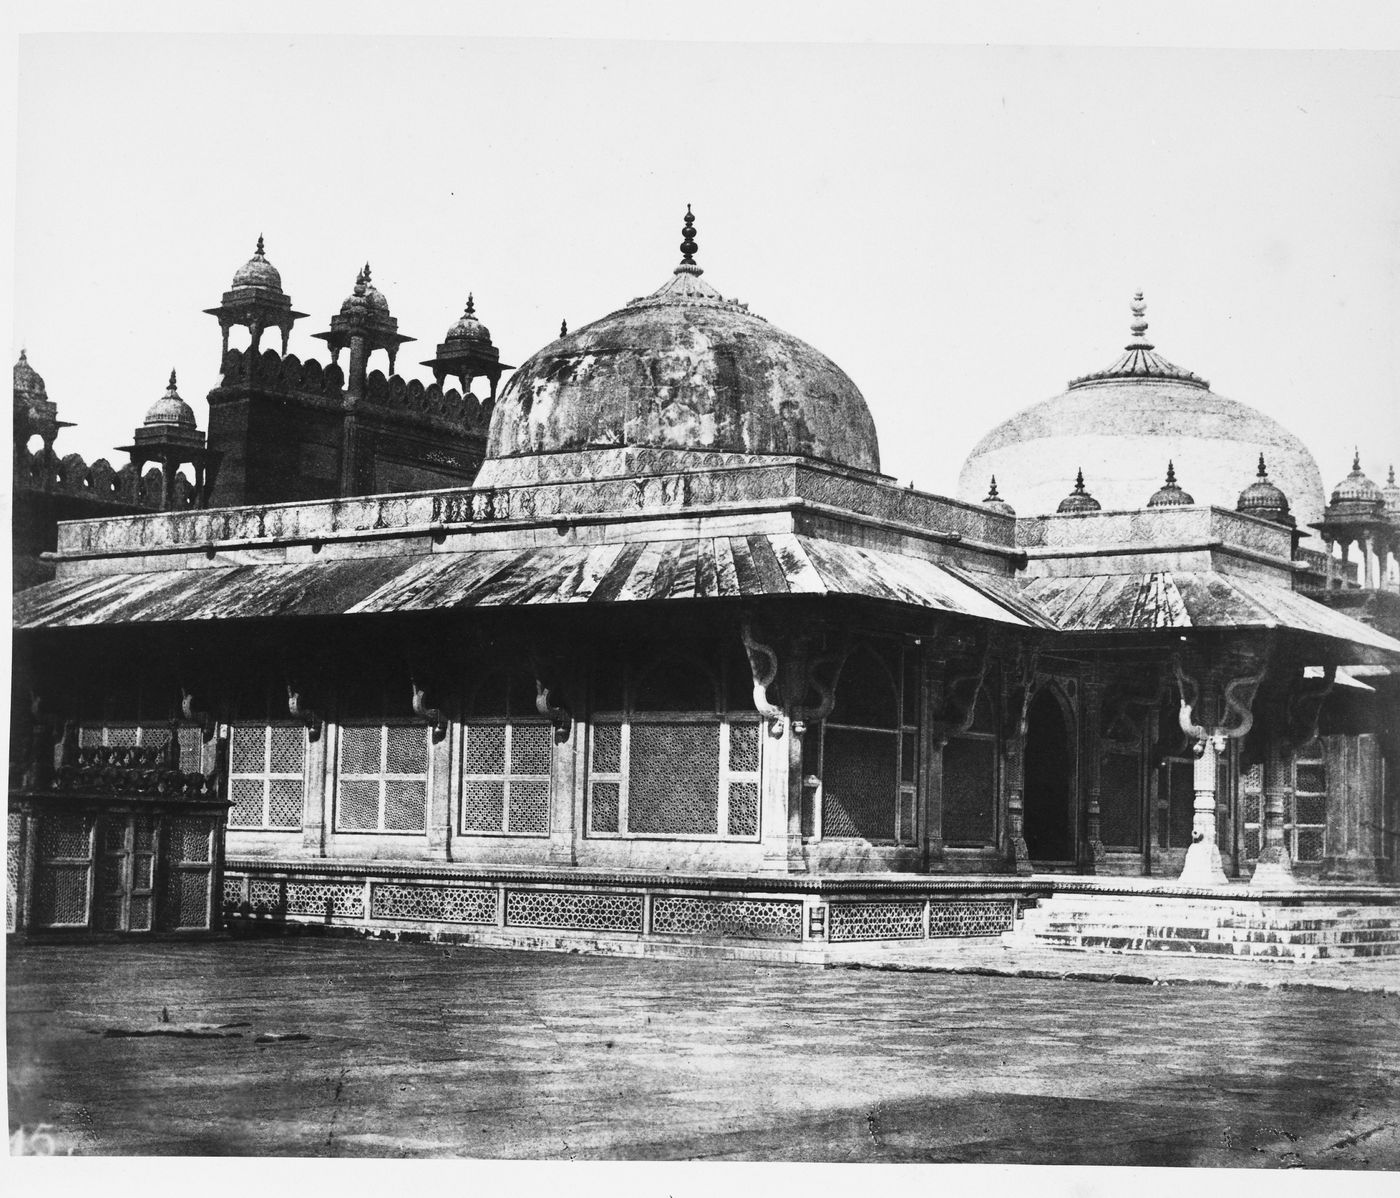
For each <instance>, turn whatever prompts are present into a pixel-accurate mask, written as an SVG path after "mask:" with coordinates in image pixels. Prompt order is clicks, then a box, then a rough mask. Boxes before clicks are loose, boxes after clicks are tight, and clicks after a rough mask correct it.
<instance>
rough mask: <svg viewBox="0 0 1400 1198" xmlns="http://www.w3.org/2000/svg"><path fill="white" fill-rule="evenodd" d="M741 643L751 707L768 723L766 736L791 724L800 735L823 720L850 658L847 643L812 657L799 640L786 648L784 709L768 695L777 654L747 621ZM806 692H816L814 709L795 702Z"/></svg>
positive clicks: (741, 630)
mask: <svg viewBox="0 0 1400 1198" xmlns="http://www.w3.org/2000/svg"><path fill="white" fill-rule="evenodd" d="M740 635H741V637H742V638H743V642H744V652H745V654H747V656H748V659H749V672H750V674H751V675H752V677H753V705H754V707H755V709H756V710H757V711H758V713H759V715H761V716H763V718H764V719H765V720H767V721H768V735H769V736H781V735H782V734H783V731H784V729H785V727H787V725H788V724H789V722H790V723H791V726H792V730H793V731H794V732H796V733H797V734H798V735H801V734H802V733H803V732H804V731H805V730H806V727H807V725H808V724H815V723H818V722H819V721H821V720H824V719H826V717H827V716H829V715H830V714H831V711H832V708H834V707H835V706H836V687H837V685H838V683H839V682H840V680H841V671H842V669H843V668H844V667H845V664H846V658H847V657H848V656H849V655H850V645H849V643H846V642H843V643H842V645H841V646H840V648H838V649H837V650H836V651H834V652H831V653H819V654H815V655H813V654H811V653H810V652H809V649H808V646H807V645H806V644H805V643H804V640H803V639H801V638H794V639H793V641H792V643H791V644H790V645H789V651H788V662H787V669H786V670H785V671H784V673H785V675H786V676H785V677H784V679H783V692H784V694H785V695H786V696H788V702H787V704H786V706H783V705H780V704H778V703H774V702H773V700H772V698H771V697H770V695H769V693H768V688H769V687H770V686H772V685H773V683H774V681H775V680H776V679H777V677H778V664H779V663H778V653H777V650H775V649H774V648H773V647H772V646H771V645H767V644H764V643H763V642H762V641H759V640H756V639H755V638H754V635H753V627H752V624H751V623H750V621H748V620H745V621H744V622H743V624H742V626H741V628H740ZM826 669H830V671H831V673H830V680H829V681H823V679H822V675H821V672H822V671H823V670H826ZM809 690H814V691H816V692H817V696H818V702H817V703H816V704H815V706H806V705H802V704H800V703H798V702H797V701H796V696H803V697H805V696H806V694H807V692H808V691H809Z"/></svg>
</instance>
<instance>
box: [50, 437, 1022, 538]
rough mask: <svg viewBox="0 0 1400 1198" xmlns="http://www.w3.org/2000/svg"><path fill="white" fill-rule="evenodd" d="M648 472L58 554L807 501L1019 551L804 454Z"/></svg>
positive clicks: (1008, 534) (199, 527)
mask: <svg viewBox="0 0 1400 1198" xmlns="http://www.w3.org/2000/svg"><path fill="white" fill-rule="evenodd" d="M751 462H752V464H750V465H746V466H742V467H728V468H719V469H713V470H706V469H692V470H688V471H683V472H680V473H676V474H659V475H652V476H648V477H642V478H615V479H599V480H593V479H577V480H574V479H570V480H567V481H557V482H549V483H539V484H536V485H533V486H518V487H511V486H503V487H474V488H466V487H464V488H459V489H454V490H445V491H423V492H413V493H409V494H403V495H370V496H363V497H352V498H346V499H333V500H321V501H318V502H313V503H287V504H275V505H266V506H259V507H241V508H212V509H207V510H198V511H190V512H177V513H169V514H163V515H160V516H138V517H132V518H130V519H126V520H87V521H82V522H73V523H71V524H64V525H62V526H61V527H60V529H59V540H58V553H59V555H60V556H70V557H83V556H117V555H125V554H139V553H148V552H159V551H168V550H178V549H199V550H206V551H211V552H212V550H213V549H214V548H215V547H217V546H233V545H238V544H260V543H261V544H265V543H269V542H272V543H277V542H298V541H300V542H306V541H312V542H315V541H322V540H331V539H347V540H349V539H356V538H361V537H365V536H376V537H377V536H392V535H395V534H422V533H426V532H439V531H446V530H447V529H448V528H450V527H451V526H454V525H456V526H460V525H479V524H485V523H503V522H507V521H510V522H517V523H524V524H531V523H547V524H550V525H558V524H560V523H564V522H570V523H573V522H579V521H587V520H593V521H598V520H606V519H624V520H625V519H635V518H638V517H643V518H646V517H670V516H677V515H687V516H695V515H700V514H704V513H707V512H710V513H716V514H726V513H732V512H739V511H745V510H754V509H760V510H777V509H780V508H784V507H800V506H803V505H812V506H820V507H821V508H822V509H823V510H828V511H830V512H834V513H838V514H839V513H845V514H848V515H850V514H854V515H856V516H861V517H867V518H872V519H877V520H882V521H887V522H889V523H890V524H891V525H892V526H893V527H895V528H896V529H897V528H900V527H903V528H904V529H906V530H908V531H909V532H911V533H912V534H914V535H924V534H933V535H936V536H938V537H940V538H946V539H952V540H962V541H965V542H967V543H969V544H983V545H987V546H990V547H992V548H993V549H995V550H999V551H1002V552H1011V551H1012V544H1011V540H1012V535H1013V529H1014V527H1015V521H1014V518H1013V517H1010V516H1005V515H1002V514H1000V513H997V512H988V511H982V510H979V509H978V508H977V507H976V506H975V505H969V504H964V503H959V502H958V501H956V500H951V499H942V498H940V497H938V496H934V495H925V494H923V493H921V492H917V491H909V490H906V489H903V488H900V487H896V486H892V485H890V484H889V483H882V482H873V481H865V480H862V479H857V478H853V477H851V476H850V475H849V474H846V473H844V472H841V471H839V470H826V469H823V468H821V467H819V466H815V465H811V464H807V463H804V462H799V461H794V460H786V461H784V460H779V461H777V462H765V461H763V460H762V459H751Z"/></svg>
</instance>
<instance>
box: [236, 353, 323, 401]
mask: <svg viewBox="0 0 1400 1198" xmlns="http://www.w3.org/2000/svg"><path fill="white" fill-rule="evenodd" d="M222 373H223V382H222V384H221V386H222V387H223V388H225V389H227V388H235V387H247V386H255V387H257V388H259V389H260V390H264V391H274V392H277V393H278V394H281V395H310V396H316V397H319V398H324V399H331V400H334V401H336V402H337V403H339V402H340V400H341V398H342V397H343V395H344V393H345V372H344V371H343V370H341V369H340V367H339V366H336V365H335V364H334V363H332V364H331V365H329V366H325V365H322V364H321V363H320V362H318V361H316V360H315V359H314V358H309V359H307V361H305V362H303V361H302V360H301V359H300V358H298V357H297V356H296V354H287V355H286V356H283V355H281V354H279V353H277V351H276V350H271V349H269V350H264V351H263V352H262V353H261V354H253V353H251V352H250V351H248V350H240V349H231V350H229V351H228V353H226V354H225V355H224V361H223V372H222Z"/></svg>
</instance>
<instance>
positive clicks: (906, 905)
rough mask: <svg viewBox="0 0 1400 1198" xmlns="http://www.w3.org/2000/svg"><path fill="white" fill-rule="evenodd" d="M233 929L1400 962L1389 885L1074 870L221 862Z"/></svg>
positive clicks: (615, 950) (623, 944)
mask: <svg viewBox="0 0 1400 1198" xmlns="http://www.w3.org/2000/svg"><path fill="white" fill-rule="evenodd" d="M223 902H224V915H225V919H226V922H227V925H228V927H229V929H230V930H231V931H232V932H234V933H242V934H256V933H258V932H259V931H261V932H274V931H276V930H278V929H279V928H285V929H286V930H299V931H307V930H310V929H312V928H315V929H317V930H319V931H323V932H324V931H334V932H336V933H341V934H350V935H355V934H358V935H363V936H370V937H375V938H389V939H407V940H435V941H449V942H456V943H465V944H477V945H482V946H492V947H500V948H526V949H541V950H546V951H554V952H570V953H587V954H602V955H621V956H662V957H672V958H680V957H722V958H733V959H748V960H766V961H776V962H793V963H804V964H841V963H844V962H847V961H849V960H853V959H856V958H859V956H860V949H861V947H862V946H872V947H875V948H879V947H880V946H885V947H888V948H891V949H898V950H899V951H900V953H901V955H902V956H905V957H911V954H912V957H911V959H921V960H929V961H936V960H937V959H938V958H939V957H940V956H943V955H946V954H949V953H956V952H958V951H961V950H963V949H967V948H975V947H977V946H979V945H981V946H987V945H997V944H1001V943H1004V944H1005V945H1006V946H1007V947H1011V948H1020V949H1023V950H1035V951H1036V952H1046V951H1051V952H1053V951H1059V950H1077V951H1080V952H1104V953H1137V954H1171V955H1175V956H1182V957H1185V956H1196V957H1220V958H1230V959H1235V960H1240V961H1242V962H1257V963H1264V962H1274V963H1280V964H1283V963H1298V962H1315V963H1316V962H1326V963H1329V964H1330V963H1341V962H1346V961H1360V960H1363V959H1368V958H1374V957H1381V956H1397V957H1400V888H1395V887H1376V886H1354V885H1335V886H1300V887H1297V888H1289V889H1282V888H1280V889H1266V888H1258V889H1256V888H1252V887H1248V886H1242V885H1236V886H1228V887H1221V888H1199V887H1183V886H1180V885H1178V884H1176V883H1174V882H1169V881H1163V880H1161V879H1148V878H1143V879H1136V878H1095V877H1086V876H1074V875H1049V874H1047V875H1034V876H1032V877H1009V876H1003V875H976V876H966V875H965V876H953V877H950V876H946V875H945V876H929V875H911V874H867V875H842V876H839V877H829V876H828V877H822V876H809V875H794V874H783V873H777V872H775V873H772V874H766V873H759V874H733V875H703V876H702V875H680V874H655V873H640V872H629V871H608V872H592V871H583V870H579V869H576V868H574V869H570V868H555V869H509V868H480V867H465V866H454V865H451V864H448V863H442V864H438V863H432V864H428V863H423V862H392V861H364V862H346V861H328V860H321V861H305V860H302V861H294V860H280V861H278V860H268V859H262V858H231V859H230V860H229V861H228V862H227V864H226V870H225V874H224V887H223Z"/></svg>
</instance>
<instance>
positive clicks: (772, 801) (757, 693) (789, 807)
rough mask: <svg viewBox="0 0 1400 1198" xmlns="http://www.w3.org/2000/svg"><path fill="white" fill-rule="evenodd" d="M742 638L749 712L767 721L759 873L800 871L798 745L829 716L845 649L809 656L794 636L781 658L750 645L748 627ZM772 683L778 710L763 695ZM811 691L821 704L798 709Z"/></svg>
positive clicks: (808, 640)
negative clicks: (751, 706) (749, 687)
mask: <svg viewBox="0 0 1400 1198" xmlns="http://www.w3.org/2000/svg"><path fill="white" fill-rule="evenodd" d="M742 635H743V642H744V651H745V653H746V654H747V655H748V659H749V669H750V672H751V673H752V675H753V684H754V686H753V696H754V707H755V709H756V710H757V711H758V713H759V715H761V716H762V717H763V718H764V720H765V721H766V726H767V735H768V736H769V737H770V738H771V739H770V741H769V751H768V752H767V753H765V754H764V761H765V765H764V770H763V788H762V794H763V821H762V824H763V833H762V844H763V857H762V868H764V869H773V870H777V869H781V870H785V871H802V870H805V869H806V868H807V860H806V856H805V854H804V851H803V845H802V800H803V791H804V787H805V779H804V777H803V772H802V765H803V759H802V741H803V737H804V736H805V735H806V733H807V732H808V730H809V728H815V725H816V724H817V723H818V722H820V721H821V720H824V719H825V718H826V717H827V716H828V715H829V714H830V713H831V709H832V707H833V706H834V705H835V702H836V684H837V682H838V680H839V678H840V674H841V667H842V665H844V663H845V658H846V654H845V651H844V650H843V651H841V652H838V653H830V654H814V653H813V651H812V636H811V635H810V634H803V633H796V634H794V635H792V636H790V637H788V638H787V640H786V642H785V644H784V645H783V648H782V653H781V655H780V654H779V652H778V651H777V650H776V649H775V648H774V647H773V646H772V645H768V644H764V643H762V642H760V641H757V640H755V639H754V636H753V631H752V629H751V627H750V625H749V624H748V623H747V622H745V624H744V626H743V633H742ZM828 679H829V680H828ZM775 680H779V687H780V693H781V695H782V705H781V706H779V705H778V704H775V703H774V702H773V701H772V699H771V698H770V697H769V695H768V688H769V687H770V686H771V685H772V684H773V682H774V681H775ZM813 690H815V691H816V692H817V693H818V695H819V696H820V700H821V701H820V702H819V703H818V704H817V705H816V706H815V707H809V706H805V705H803V702H802V701H803V699H805V698H806V696H807V695H808V693H809V692H811V691H813Z"/></svg>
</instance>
